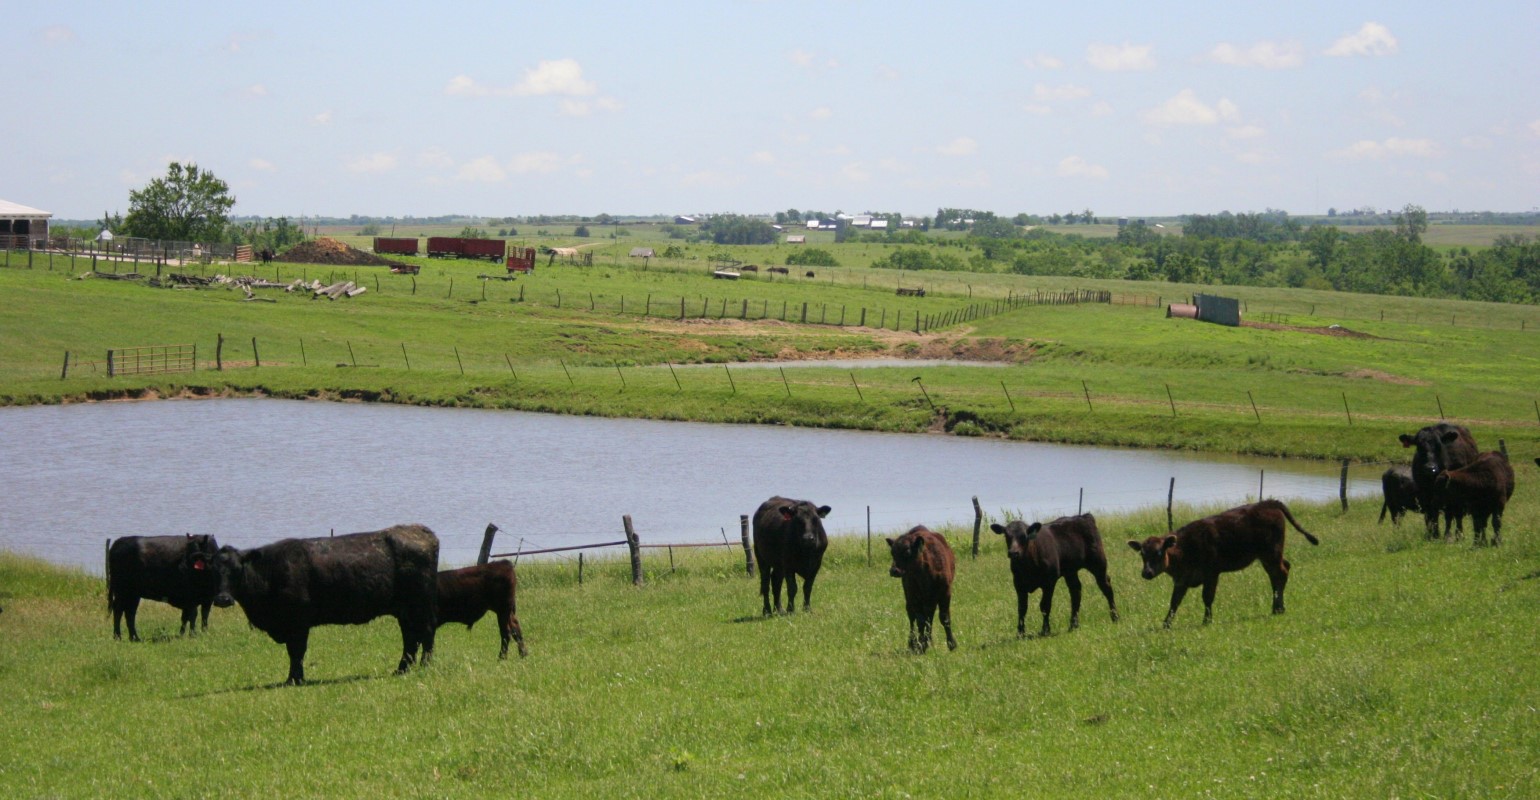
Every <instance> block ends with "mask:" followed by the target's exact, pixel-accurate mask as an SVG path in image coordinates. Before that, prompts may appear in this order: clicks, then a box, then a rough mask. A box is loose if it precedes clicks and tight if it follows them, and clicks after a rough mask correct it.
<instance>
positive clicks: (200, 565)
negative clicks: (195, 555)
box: [193, 558, 204, 569]
mask: <svg viewBox="0 0 1540 800" xmlns="http://www.w3.org/2000/svg"><path fill="white" fill-rule="evenodd" d="M203 568H204V563H203V559H201V558H200V559H198V560H197V561H194V562H193V569H203Z"/></svg>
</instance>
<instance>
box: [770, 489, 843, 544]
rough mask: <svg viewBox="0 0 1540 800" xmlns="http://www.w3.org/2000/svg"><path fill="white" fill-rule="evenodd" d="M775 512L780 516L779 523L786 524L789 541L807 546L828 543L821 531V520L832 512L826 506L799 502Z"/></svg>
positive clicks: (803, 501) (826, 536) (825, 535)
mask: <svg viewBox="0 0 1540 800" xmlns="http://www.w3.org/2000/svg"><path fill="white" fill-rule="evenodd" d="M776 510H777V511H778V512H779V513H780V515H781V521H782V522H785V523H786V527H787V532H788V534H789V535H788V537H787V538H788V539H790V540H791V541H794V542H797V541H800V542H801V543H802V544H804V545H808V546H816V545H817V544H819V543H820V542H826V541H828V535H827V534H825V533H824V530H823V518H824V517H827V516H829V512H830V511H832V510H833V509H831V508H829V507H828V506H817V507H814V506H813V504H812V503H809V502H807V501H806V500H801V501H798V502H796V503H790V504H787V505H783V506H781V507H780V508H778V509H776Z"/></svg>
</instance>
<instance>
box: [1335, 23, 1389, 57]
mask: <svg viewBox="0 0 1540 800" xmlns="http://www.w3.org/2000/svg"><path fill="white" fill-rule="evenodd" d="M1398 49H1400V45H1399V43H1398V42H1396V37H1395V36H1393V35H1392V34H1391V33H1390V29H1389V28H1386V27H1385V26H1384V25H1381V24H1379V23H1378V22H1365V23H1364V26H1363V27H1362V28H1359V29H1358V31H1357V32H1355V33H1350V34H1348V35H1347V36H1344V37H1342V38H1340V39H1338V40H1337V41H1335V42H1333V43H1332V45H1331V47H1328V48H1326V55H1329V56H1388V55H1393V54H1394V53H1395V52H1396V51H1397V50H1398Z"/></svg>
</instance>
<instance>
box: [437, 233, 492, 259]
mask: <svg viewBox="0 0 1540 800" xmlns="http://www.w3.org/2000/svg"><path fill="white" fill-rule="evenodd" d="M507 248H508V245H507V242H504V241H503V240H502V239H466V238H463V237H460V236H429V237H428V255H429V256H430V257H433V258H485V259H490V260H492V261H502V260H503V256H504V254H505V253H506V252H507Z"/></svg>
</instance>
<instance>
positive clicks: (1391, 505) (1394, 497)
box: [1380, 465, 1421, 525]
mask: <svg viewBox="0 0 1540 800" xmlns="http://www.w3.org/2000/svg"><path fill="white" fill-rule="evenodd" d="M1380 489H1381V490H1382V491H1383V492H1384V494H1385V500H1384V502H1382V503H1380V522H1381V523H1384V522H1385V514H1386V513H1387V512H1388V513H1389V514H1390V524H1392V525H1400V524H1401V516H1402V515H1403V514H1405V513H1406V512H1408V511H1420V510H1421V507H1420V506H1418V505H1417V482H1416V481H1414V480H1412V468H1411V467H1408V466H1405V465H1402V466H1398V467H1391V468H1390V469H1387V470H1385V474H1383V475H1381V476H1380Z"/></svg>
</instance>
